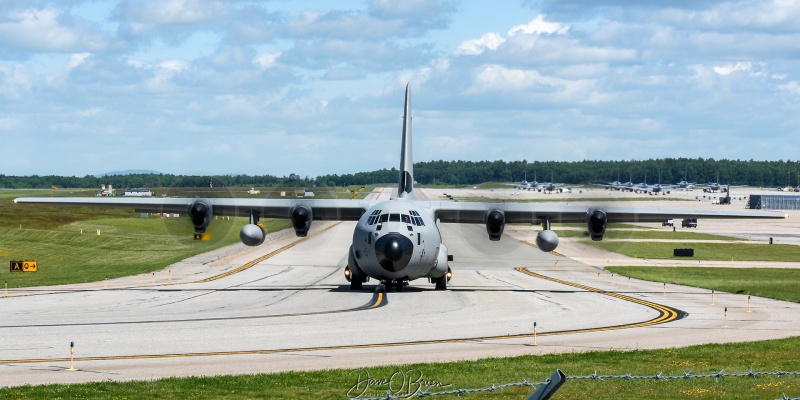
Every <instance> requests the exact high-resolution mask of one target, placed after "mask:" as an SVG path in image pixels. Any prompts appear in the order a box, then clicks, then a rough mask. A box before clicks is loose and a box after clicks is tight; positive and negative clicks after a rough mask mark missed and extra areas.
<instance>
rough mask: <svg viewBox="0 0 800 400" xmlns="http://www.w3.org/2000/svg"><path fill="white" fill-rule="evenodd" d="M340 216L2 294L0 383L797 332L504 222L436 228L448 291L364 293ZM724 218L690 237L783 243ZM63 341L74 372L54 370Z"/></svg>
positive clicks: (792, 324) (730, 297)
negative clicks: (139, 272) (138, 269)
mask: <svg viewBox="0 0 800 400" xmlns="http://www.w3.org/2000/svg"><path fill="white" fill-rule="evenodd" d="M508 191H509V192H510V191H511V190H510V189H509V190H508ZM495 192H500V193H494V192H493V193H491V194H492V195H494V196H498V197H499V195H500V194H504V193H505V192H503V191H501V190H498V191H495ZM425 194H426V195H427V196H428V197H430V198H436V197H437V196H440V193H439V192H438V191H435V190H428V191H425ZM453 194H455V193H453ZM588 194H592V193H591V192H589V193H588ZM588 194H587V195H588ZM595 194H597V193H594V194H592V195H595ZM375 195H379V196H381V197H386V196H388V195H389V191H384V192H383V193H381V194H378V193H376V194H375ZM528 195H530V196H537V195H538V196H544V195H542V194H528ZM575 195H576V194H571V195H570V194H562V195H547V196H562V197H563V196H571V197H574V196H575ZM514 196H517V195H514ZM639 196H641V195H639ZM553 200H556V201H557V200H558V199H557V198H553ZM634 200H635V199H632V200H631V201H634ZM686 201H687V202H692V203H693V204H697V205H698V206H702V207H705V206H711V205H705V204H704V202H702V201H696V200H691V199H690V198H687V200H686ZM665 203H669V204H667V205H666V206H670V205H673V206H676V207H685V206H686V204H681V203H682V202H681V201H677V202H674V201H673V202H669V201H665ZM616 204H618V205H619V203H616ZM640 205H650V203H647V204H640ZM653 205H654V206H655V204H653ZM714 207H719V206H716V205H714ZM734 207H736V204H734ZM795 220H796V221H797V220H798V219H797V218H795ZM354 224H355V223H350V222H348V223H317V222H315V223H314V225H313V227H312V231H311V232H310V234H309V236H308V237H307V238H305V239H299V238H296V237H295V236H294V235H293V234H292V233H291V232H288V233H287V232H281V233H277V234H273V235H270V237H269V238H268V240H267V242H266V243H265V244H264V245H262V246H259V247H257V248H245V247H244V246H241V245H237V246H232V247H229V248H226V249H222V250H218V251H216V252H212V253H208V254H203V255H200V256H197V257H193V258H191V259H187V260H184V261H182V262H180V263H177V264H175V265H172V266H170V267H169V268H168V269H167V270H164V271H162V272H160V273H156V274H155V275H146V276H135V277H128V278H123V279H118V280H114V281H109V282H108V283H105V282H100V283H91V284H82V285H69V286H62V287H56V288H52V287H50V288H31V289H24V290H12V291H9V293H8V297H3V298H0V304H2V305H3V310H4V311H3V314H2V316H3V317H2V319H0V337H2V338H3V340H2V342H1V343H0V386H15V385H23V384H44V383H69V382H87V381H104V380H134V379H157V378H162V377H169V376H192V375H220V374H242V373H257V372H276V371H287V370H317V369H330V368H358V367H367V366H374V365H386V364H399V363H410V362H434V361H449V360H463V359H478V358H483V357H496V356H510V355H521V354H545V353H560V352H575V351H587V350H598V349H601V350H602V349H645V348H664V347H676V346H688V345H693V344H702V343H721V342H738V341H752V340H762V339H772V338H782V337H789V336H795V335H797V333H798V332H800V304H796V303H788V302H781V301H775V300H769V299H763V298H752V300H751V305H750V310H751V312H747V309H748V303H747V296H742V295H735V294H728V293H716V294H715V297H714V304H712V303H711V300H712V298H711V294H710V293H709V291H707V290H702V289H695V288H687V287H681V286H673V285H666V286H664V285H663V284H661V283H651V282H643V281H637V280H628V279H627V278H622V277H619V276H613V275H611V274H610V273H608V272H607V271H605V270H603V268H602V267H603V266H605V265H606V264H607V263H609V262H610V261H609V260H610V259H611V258H612V257H617V258H619V257H620V256H615V255H612V254H609V253H604V254H598V253H595V252H596V250H587V248H584V247H585V246H581V245H580V244H579V243H577V242H576V241H570V240H562V245H561V246H560V247H559V249H557V250H558V251H559V252H560V253H561V255H559V254H548V253H543V252H541V251H539V250H538V249H536V248H534V247H532V246H530V245H528V244H526V243H524V241H525V240H530V241H533V240H532V238H533V235H534V233H531V230H530V228H525V227H508V228H509V229H508V230H507V232H506V233H507V234H506V235H505V237H503V239H502V240H501V241H499V242H490V241H488V240H487V238H486V232H485V228H484V227H483V226H475V225H445V226H443V237H444V238H445V243H446V244H447V246H448V247H449V248H450V251H451V253H452V254H453V255H454V257H455V260H454V261H453V262H452V263H451V267H452V269H453V271H454V277H453V280H452V281H451V282H450V285H449V287H448V290H447V291H435V290H433V285H432V284H430V283H428V282H425V281H420V280H418V281H413V282H411V285H410V286H409V287H407V288H406V290H405V291H403V292H400V293H396V292H390V293H387V294H386V295H385V296H383V295H376V294H375V293H374V289H375V286H376V284H377V283H376V282H374V281H372V282H369V283H367V284H365V285H364V290H362V291H355V292H353V291H350V289H349V285H348V283H347V282H346V281H345V279H344V276H343V275H342V269H343V267H344V265H345V263H346V258H345V254H346V250H347V248H348V246H349V244H350V240H351V237H352V231H353V227H354ZM727 224H728V225H726V222H713V223H711V222H709V223H708V224H706V223H705V221H704V222H701V223H700V224H699V227H698V231H701V232H702V231H704V230H708V231H716V232H715V233H725V232H720V230H721V231H727V232H728V233H735V234H740V235H742V237H747V235H754V236H755V237H758V238H760V237H762V236H763V235H776V236H777V235H778V234H785V235H786V236H785V237H787V238H789V237H790V236H791V233H792V232H797V228H798V227H797V225H796V224H797V223H796V222H790V221H780V222H777V223H772V225H769V224H761V223H749V222H748V223H746V224H741V223H740V224H738V225H735V226H731V225H729V224H730V223H729V222H728V223H727ZM777 237H784V236H777ZM758 238H756V239H754V240H756V241H757V240H760V239H758ZM520 239H521V240H522V241H521V240H520ZM748 240H750V239H748ZM781 240H783V239H781ZM258 260H260V261H259V262H254V261H258ZM619 260H622V258H619ZM616 261H617V259H615V262H614V263H613V265H621V264H620V263H618V262H616ZM637 262H639V263H643V264H645V265H648V264H647V261H643V260H638V261H637ZM748 265H752V263H748ZM793 265H794V263H786V265H785V266H790V267H791V266H793ZM709 266H713V265H709ZM537 274H538V275H537ZM726 307H727V309H728V318H727V324H728V327H724V326H723V325H724V324H725V319H724V318H725V315H724V311H723V310H724V309H725V308H726ZM534 322H536V324H537V333H538V337H537V344H538V345H537V346H532V343H533V337H532V333H533V324H534ZM70 342H74V343H75V348H74V357H75V359H74V364H73V365H74V367H75V369H76V370H75V371H70V370H68V368H69V367H70V348H69V344H70Z"/></svg>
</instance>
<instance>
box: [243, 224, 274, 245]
mask: <svg viewBox="0 0 800 400" xmlns="http://www.w3.org/2000/svg"><path fill="white" fill-rule="evenodd" d="M266 237H267V235H266V234H265V233H264V229H262V228H261V227H260V226H258V225H256V224H247V225H245V226H243V227H242V230H241V231H239V239H240V240H241V241H242V243H244V244H245V245H247V246H258V245H260V244H261V243H264V239H265V238H266Z"/></svg>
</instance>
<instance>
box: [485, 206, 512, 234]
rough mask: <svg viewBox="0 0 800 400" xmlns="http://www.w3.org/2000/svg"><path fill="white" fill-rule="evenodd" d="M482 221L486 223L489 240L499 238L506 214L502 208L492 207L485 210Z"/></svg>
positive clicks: (504, 224)
mask: <svg viewBox="0 0 800 400" xmlns="http://www.w3.org/2000/svg"><path fill="white" fill-rule="evenodd" d="M483 221H484V222H485V223H486V232H487V233H488V234H489V240H491V241H498V240H500V237H501V236H503V228H505V226H506V214H505V213H504V212H503V210H498V209H496V208H494V209H491V210H488V211H486V214H484V216H483Z"/></svg>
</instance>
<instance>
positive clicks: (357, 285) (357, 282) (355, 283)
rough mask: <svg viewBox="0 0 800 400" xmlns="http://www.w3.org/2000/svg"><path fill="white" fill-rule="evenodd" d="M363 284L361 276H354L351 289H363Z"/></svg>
mask: <svg viewBox="0 0 800 400" xmlns="http://www.w3.org/2000/svg"><path fill="white" fill-rule="evenodd" d="M363 284H364V282H363V281H362V280H361V277H356V276H354V277H352V278H351V279H350V290H361V287H362V285H363Z"/></svg>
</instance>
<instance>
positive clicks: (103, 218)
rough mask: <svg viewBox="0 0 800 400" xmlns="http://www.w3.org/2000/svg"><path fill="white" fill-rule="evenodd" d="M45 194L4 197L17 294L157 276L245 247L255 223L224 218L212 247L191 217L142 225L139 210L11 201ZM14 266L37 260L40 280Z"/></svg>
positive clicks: (275, 224)
mask: <svg viewBox="0 0 800 400" xmlns="http://www.w3.org/2000/svg"><path fill="white" fill-rule="evenodd" d="M39 192H43V191H13V190H3V191H0V221H1V222H0V265H1V266H4V268H2V269H0V271H2V272H0V280H2V281H4V282H7V283H8V287H9V288H17V287H28V286H44V285H58V284H67V283H81V282H94V281H101V280H103V279H105V278H106V277H107V278H109V279H111V278H116V277H122V276H129V275H136V274H142V273H147V272H151V271H156V270H159V269H162V268H164V267H166V266H167V265H169V264H172V263H175V262H177V261H180V260H182V259H184V258H187V257H190V256H193V255H196V254H200V253H204V252H207V251H211V250H214V249H217V248H220V247H223V246H227V245H230V244H234V243H237V242H238V241H239V229H241V227H242V226H243V225H244V224H246V223H247V221H246V220H245V219H244V218H230V219H227V218H217V219H215V220H214V221H212V223H211V225H210V226H209V232H210V233H211V237H212V240H209V241H195V240H194V238H193V233H194V231H193V229H192V224H191V223H190V222H189V220H188V218H185V217H183V218H163V217H155V216H149V217H148V218H141V215H140V214H139V213H135V212H134V211H132V210H120V209H103V208H91V207H56V206H35V205H27V204H26V205H23V204H14V203H13V202H12V201H11V200H12V199H13V198H14V197H19V196H41V195H42V194H41V193H39ZM54 192H55V191H50V192H48V193H51V194H55V193H54ZM93 193H94V192H93V191H92V192H86V191H85V192H82V193H74V194H75V195H87V194H89V195H93ZM57 194H58V195H61V194H66V195H69V194H70V193H68V192H67V191H59V193H57ZM262 222H263V223H264V225H265V226H264V228H265V230H266V231H267V232H274V231H277V230H281V229H286V228H289V227H290V226H291V223H290V222H289V221H288V220H269V219H265V220H263V221H262ZM20 226H21V228H20ZM98 230H99V231H100V234H99V235H98V234H97V231H98ZM11 260H36V261H38V262H39V272H35V273H21V272H13V273H12V272H10V271H9V268H8V267H7V266H8V265H9V261H11Z"/></svg>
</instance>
